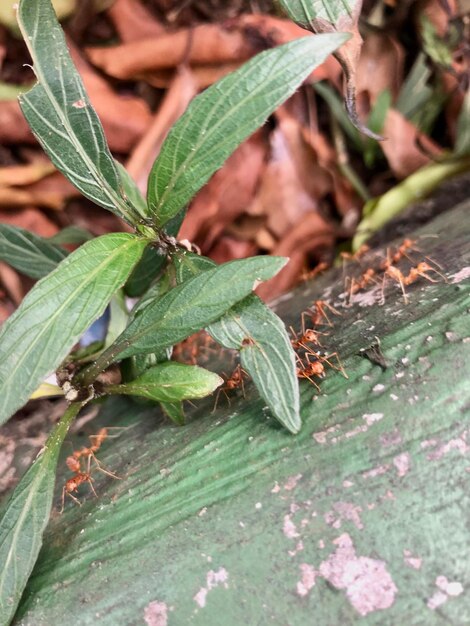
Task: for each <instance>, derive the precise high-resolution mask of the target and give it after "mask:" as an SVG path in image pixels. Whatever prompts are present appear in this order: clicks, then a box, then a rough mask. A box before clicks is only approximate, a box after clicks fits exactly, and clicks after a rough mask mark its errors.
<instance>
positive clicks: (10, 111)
mask: <svg viewBox="0 0 470 626" xmlns="http://www.w3.org/2000/svg"><path fill="white" fill-rule="evenodd" d="M35 141H36V140H35V139H34V137H33V134H32V132H31V131H30V130H29V126H28V124H27V122H26V120H25V119H24V117H23V113H22V112H21V109H20V105H19V104H18V101H17V100H0V143H3V144H16V143H35Z"/></svg>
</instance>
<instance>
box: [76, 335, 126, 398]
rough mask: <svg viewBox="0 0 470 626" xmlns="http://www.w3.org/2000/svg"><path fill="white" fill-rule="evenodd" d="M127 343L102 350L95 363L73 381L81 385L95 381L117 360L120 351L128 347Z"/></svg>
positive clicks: (85, 385) (84, 385) (86, 385)
mask: <svg viewBox="0 0 470 626" xmlns="http://www.w3.org/2000/svg"><path fill="white" fill-rule="evenodd" d="M126 347H127V346H126V344H125V343H122V344H113V345H112V346H110V347H109V348H108V349H107V350H105V351H104V352H102V353H101V354H100V355H99V357H98V358H97V359H96V361H95V362H94V363H92V364H91V365H89V366H88V367H86V368H85V369H84V370H82V371H81V372H80V373H79V374H77V376H76V377H75V378H74V380H73V381H72V384H73V383H77V384H78V385H80V386H81V387H88V385H91V384H93V383H94V382H95V380H96V378H97V377H98V375H99V374H101V372H103V371H104V370H105V369H106V368H107V367H108V366H109V365H111V363H113V362H114V361H115V360H116V357H117V356H118V355H119V353H120V352H122V351H123V350H124V348H126Z"/></svg>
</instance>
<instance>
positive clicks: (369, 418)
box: [362, 413, 384, 426]
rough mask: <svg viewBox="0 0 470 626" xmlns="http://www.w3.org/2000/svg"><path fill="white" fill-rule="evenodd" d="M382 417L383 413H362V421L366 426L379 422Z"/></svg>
mask: <svg viewBox="0 0 470 626" xmlns="http://www.w3.org/2000/svg"><path fill="white" fill-rule="evenodd" d="M383 416H384V414H383V413H364V415H363V416H362V419H363V420H365V422H366V424H367V426H372V424H373V423H374V422H379V421H380V420H381V419H382V418H383Z"/></svg>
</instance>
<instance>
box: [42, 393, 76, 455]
mask: <svg viewBox="0 0 470 626" xmlns="http://www.w3.org/2000/svg"><path fill="white" fill-rule="evenodd" d="M84 404H85V402H72V404H70V405H69V406H68V407H67V409H66V411H65V413H64V414H63V415H62V417H61V418H60V421H59V422H58V424H57V425H56V427H55V428H54V430H53V431H52V432H51V434H50V435H49V437H48V438H47V441H46V443H45V446H44V447H45V448H49V449H51V450H52V449H53V448H55V447H59V448H60V446H61V445H62V442H63V441H64V438H65V435H66V434H67V432H68V430H69V428H70V425H71V423H72V422H73V420H74V419H75V417H76V416H77V415H78V413H79V411H80V409H81V408H82V407H83V406H84Z"/></svg>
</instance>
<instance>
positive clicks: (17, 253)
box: [0, 224, 68, 278]
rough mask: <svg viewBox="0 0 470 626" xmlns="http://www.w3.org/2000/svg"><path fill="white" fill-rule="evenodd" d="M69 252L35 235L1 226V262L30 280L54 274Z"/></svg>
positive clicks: (14, 227)
mask: <svg viewBox="0 0 470 626" xmlns="http://www.w3.org/2000/svg"><path fill="white" fill-rule="evenodd" d="M67 254H68V252H66V250H62V248H59V247H57V246H55V245H54V244H52V243H50V242H49V241H48V240H46V239H44V238H43V237H39V236H38V235H35V234H34V233H31V232H29V231H28V230H25V229H24V228H19V227H17V226H10V225H9V224H0V260H1V261H5V262H6V263H8V264H9V265H11V266H12V267H14V268H15V269H17V270H18V271H19V272H21V273H22V274H25V275H26V276H29V277H30V278H42V277H43V276H46V275H47V274H49V272H52V270H54V269H55V268H56V267H57V265H58V264H59V263H60V262H61V261H62V260H63V259H64V258H65V257H66V256H67Z"/></svg>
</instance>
